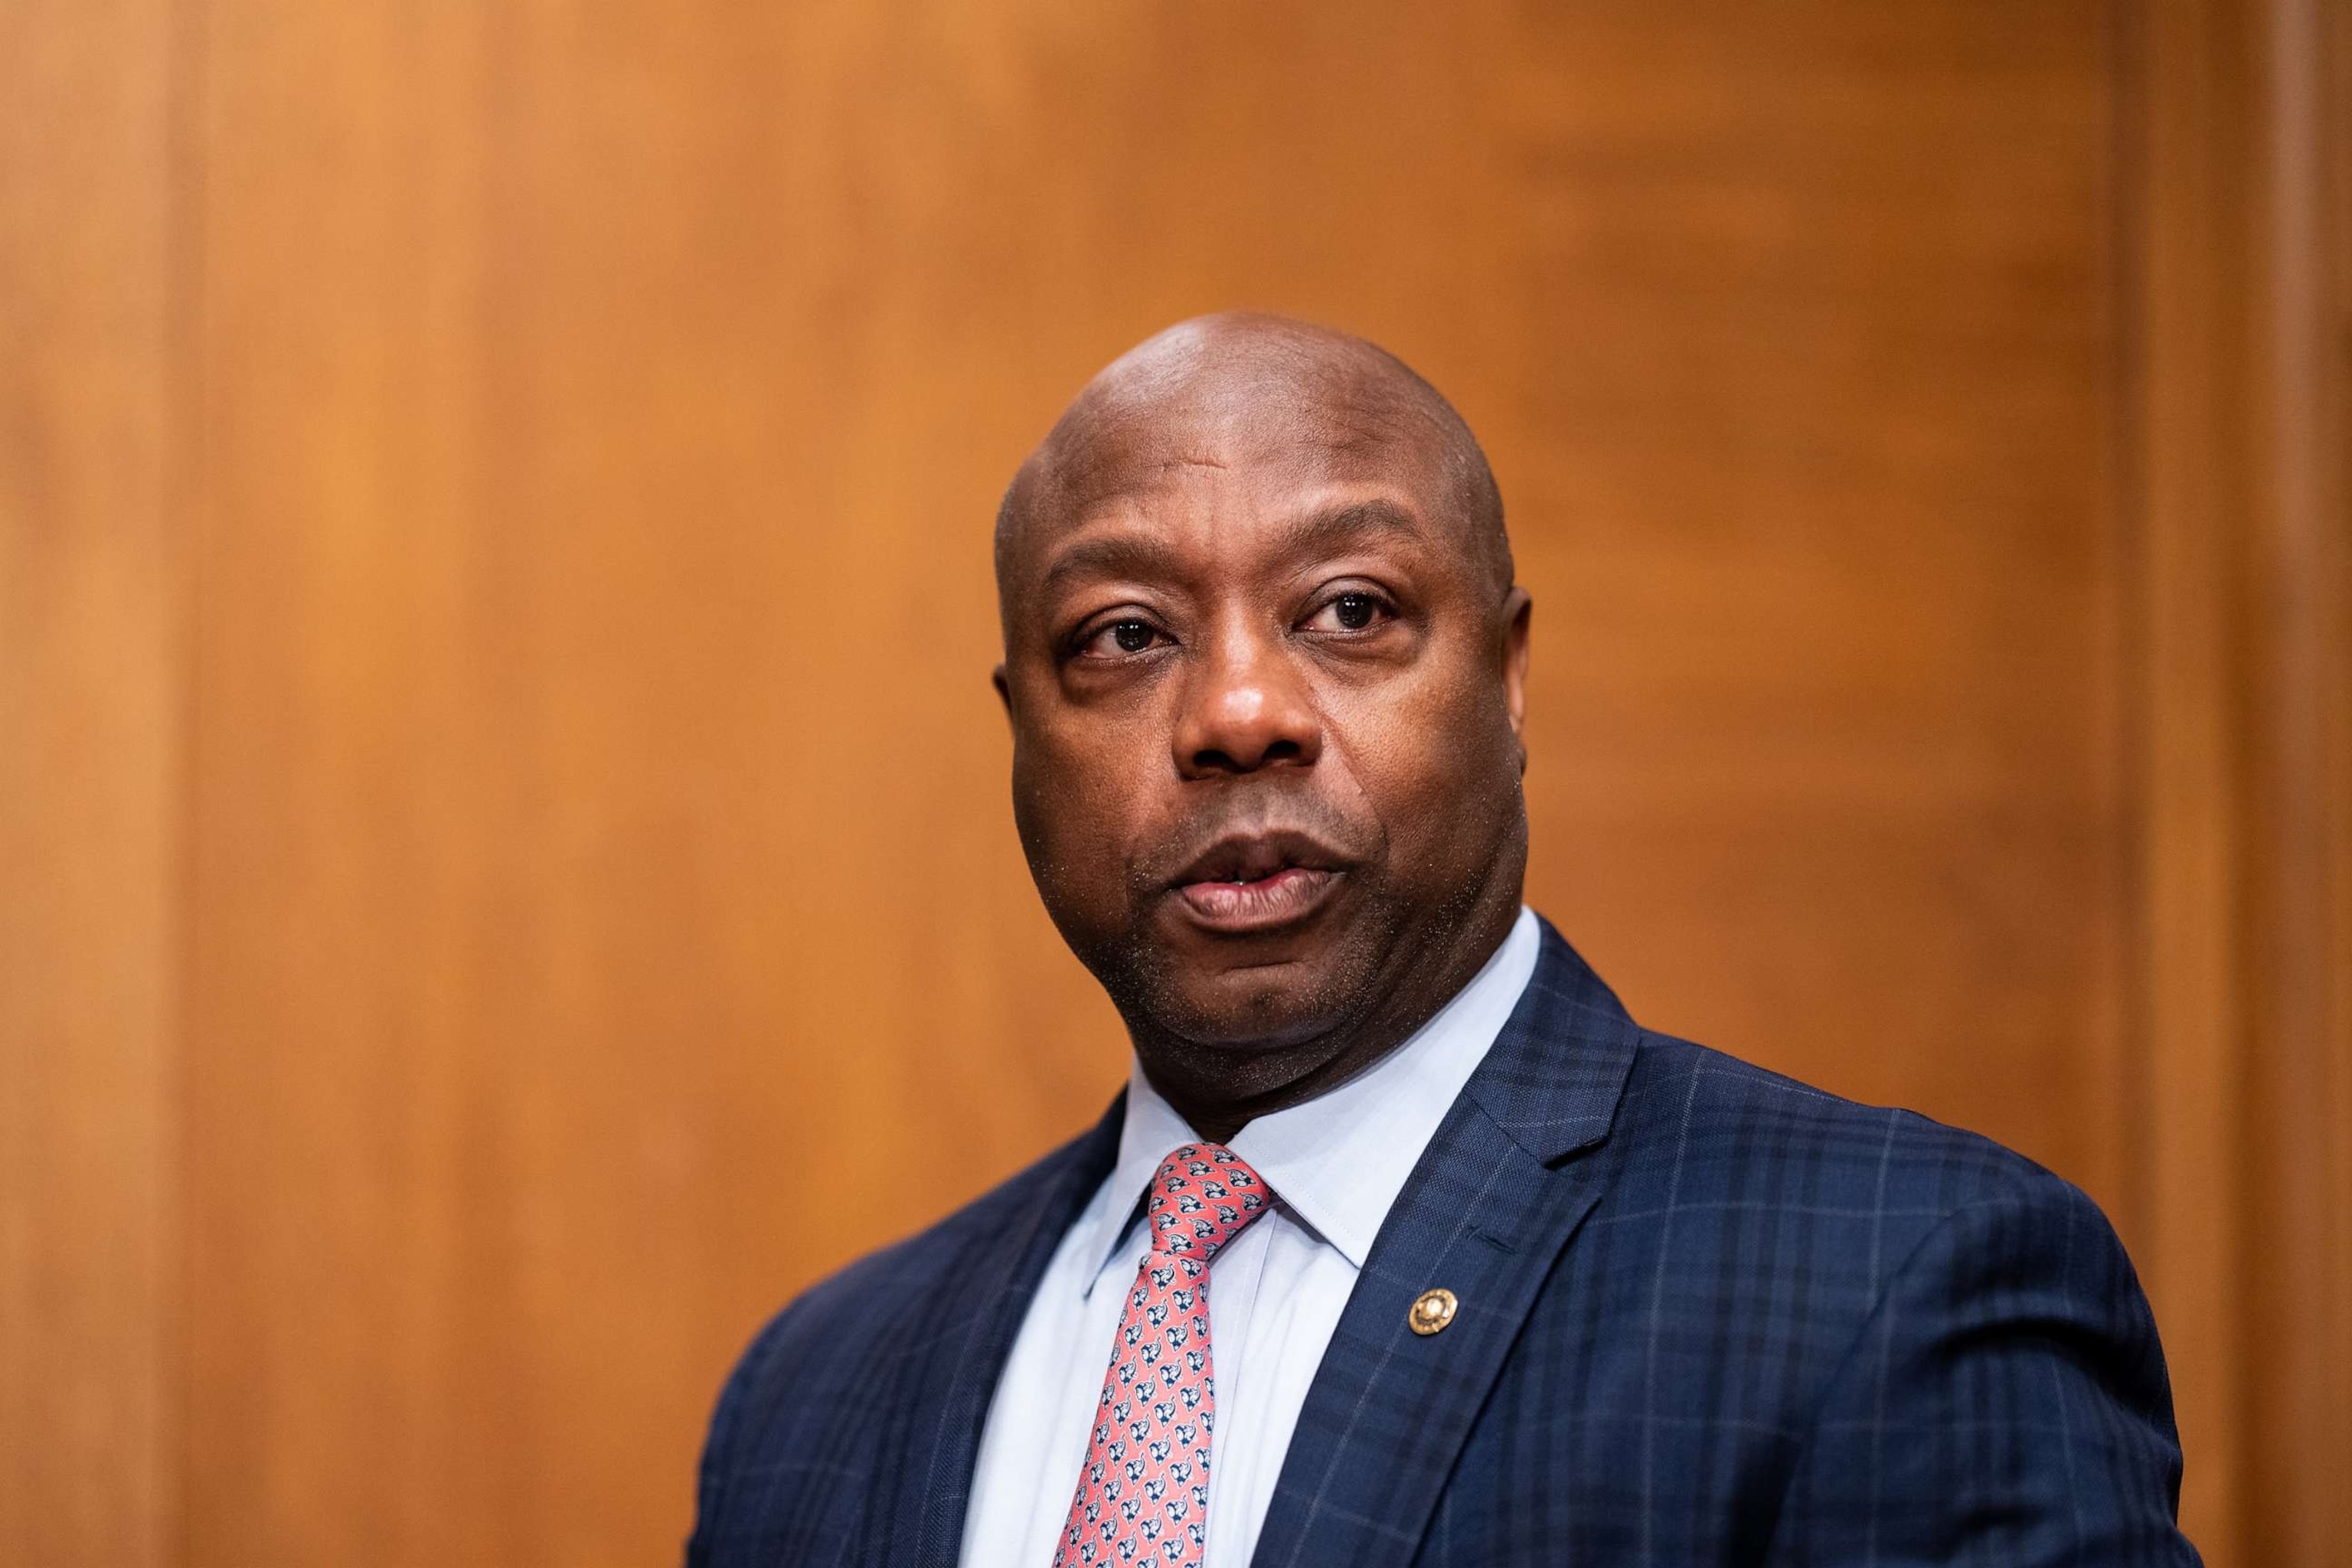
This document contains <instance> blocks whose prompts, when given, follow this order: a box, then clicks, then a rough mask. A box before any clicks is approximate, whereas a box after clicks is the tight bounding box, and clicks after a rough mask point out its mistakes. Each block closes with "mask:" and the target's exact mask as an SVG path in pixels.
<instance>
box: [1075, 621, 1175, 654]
mask: <svg viewBox="0 0 2352 1568" xmlns="http://www.w3.org/2000/svg"><path fill="white" fill-rule="evenodd" d="M1163 640H1165V639H1163V638H1162V637H1161V636H1160V628H1159V627H1157V626H1153V625H1152V624H1151V623H1150V621H1137V620H1125V621H1113V622H1112V623H1111V624H1110V625H1108V626H1105V627H1103V628H1102V629H1101V630H1099V631H1097V632H1096V633H1095V634H1094V636H1092V637H1088V638H1087V641H1086V646H1085V647H1082V648H1080V649H1079V650H1078V651H1079V652H1081V653H1087V654H1092V655H1093V656H1095V657H1096V658H1116V657H1118V655H1120V654H1131V653H1144V652H1147V651H1149V650H1150V648H1151V647H1153V645H1155V644H1157V643H1160V642H1161V641H1163Z"/></svg>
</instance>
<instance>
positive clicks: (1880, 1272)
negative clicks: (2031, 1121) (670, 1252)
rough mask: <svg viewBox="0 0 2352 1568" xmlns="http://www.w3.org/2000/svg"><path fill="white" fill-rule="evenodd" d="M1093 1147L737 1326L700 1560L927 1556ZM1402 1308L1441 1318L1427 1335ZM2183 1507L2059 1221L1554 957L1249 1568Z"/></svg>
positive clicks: (1905, 1558)
mask: <svg viewBox="0 0 2352 1568" xmlns="http://www.w3.org/2000/svg"><path fill="white" fill-rule="evenodd" d="M1118 1129H1119V1114H1118V1107H1117V1106H1114V1107H1113V1108H1112V1111H1111V1114H1109V1115H1108V1116H1106V1117H1105V1118H1104V1119H1103V1121H1102V1122H1101V1123H1100V1124H1099V1125H1098V1126H1097V1127H1096V1128H1095V1129H1094V1131H1091V1132H1088V1133H1087V1135H1086V1136H1084V1137H1082V1138H1080V1139H1079V1140H1077V1141H1076V1142H1074V1143H1071V1144H1069V1145H1068V1146H1066V1148H1063V1149H1061V1150H1060V1151H1058V1152H1055V1153H1053V1154H1051V1155H1048V1156H1047V1157H1046V1158H1045V1160H1043V1161H1041V1162H1040V1163H1037V1164H1035V1165H1034V1166H1032V1167H1031V1168H1030V1169H1028V1170H1027V1171H1024V1172H1023V1173H1021V1174H1020V1175H1018V1176H1015V1177H1014V1178H1013V1180H1012V1181H1010V1182H1008V1183H1006V1184H1004V1185H1003V1186H1002V1187H1000V1188H998V1189H997V1190H996V1191H994V1192H992V1193H991V1194H988V1195H987V1196H985V1197H983V1198H982V1199H981V1200H980V1201H978V1202H977V1203H975V1204H973V1205H971V1206H970V1207H968V1208H966V1209H964V1210H963V1211H961V1213H959V1214H956V1215H951V1216H950V1217H949V1218H948V1219H946V1220H944V1221H942V1222H941V1223H940V1224H939V1225H938V1226H934V1227H933V1228H931V1229H930V1230H929V1231H926V1232H925V1233H923V1234H922V1235H920V1236H918V1237H914V1238H913V1239H912V1240H910V1241H906V1242H902V1243H900V1244H899V1245H898V1246H897V1247H891V1248H889V1249H888V1250H887V1251H884V1252H880V1253H877V1254H876V1255H874V1256H873V1257H871V1258H866V1259H865V1260H864V1261H862V1262H860V1263H857V1264H855V1265H853V1266H852V1267H850V1268H847V1269H845V1270H844V1271H843V1272H841V1273H840V1274H837V1275H835V1276H834V1277H833V1278H832V1279H828V1280H826V1281H825V1282H824V1283H823V1284H821V1285H818V1286H816V1287H815V1288H814V1289H811V1290H810V1291H809V1292H808V1293H807V1294H806V1295H804V1296H803V1297H802V1298H801V1299H800V1300H798V1301H796V1302H794V1303H793V1305H792V1306H790V1307H789V1308H787V1309H786V1310H784V1311H783V1312H782V1314H781V1315H779V1316H778V1317H777V1318H776V1319H775V1320H774V1321H772V1322H771V1323H770V1324H769V1325H768V1326H767V1328H766V1329H765V1330H764V1331H762V1332H761V1334H760V1335H759V1337H758V1339H757V1340H756V1341H754V1342H753V1343H752V1345H751V1349H750V1350H749V1351H748V1352H746V1353H745V1355H744V1357H743V1359H742V1362H741V1363H740V1365H739V1366H738V1368H737V1369H736V1371H735V1373H734V1375H733V1377H732V1378H731V1379H730V1382H729V1383H728V1384H727V1388H726V1391H725V1393H724V1394H723V1395H722V1396H721V1398H720V1400H719V1410H718V1414H717V1415H716V1416H715V1418H714V1419H713V1421H712V1424H711V1429H710V1436H709V1445H708V1447H707V1449H706V1451H705V1454H704V1457H703V1463H702V1471H701V1483H700V1499H699V1504H700V1506H699V1516H698V1521H697V1524H696V1528H695V1532H694V1536H693V1539H692V1541H691V1542H689V1543H688V1549H687V1558H688V1563H689V1564H690V1565H696V1568H754V1565H757V1568H776V1565H780V1564H804V1563H805V1564H815V1563H857V1564H866V1563H878V1564H900V1563H908V1564H938V1565H942V1568H944V1565H946V1564H950V1563H953V1562H954V1561H955V1559H956V1556H957V1553H958V1551H959V1547H960V1542H961V1533H962V1530H963V1522H964V1510H965V1505H966V1502H967V1500H968V1497H969V1493H970V1489H971V1475H972V1466H973V1460H974V1457H975V1455H976V1452H977V1449H978V1447H979V1442H980V1435H981V1426H982V1422H983V1420H984V1419H985V1418H986V1416H987V1414H988V1405H989V1398H990V1395H991V1394H992V1391H993V1389H994V1387H995V1384H996V1380H997V1376H998V1373H1000V1371H1001V1370H1002V1369H1003V1364H1004V1361H1005V1357H1006V1355H1007V1354H1008V1353H1009V1352H1010V1351H1011V1349H1012V1345H1013V1334H1014V1332H1015V1331H1016V1330H1017V1329H1018V1328H1019V1327H1020V1324H1021V1321H1022V1317H1023V1314H1024V1311H1025V1310H1026V1308H1027V1306H1028V1303H1029V1300H1030V1296H1031V1294H1032V1292H1033V1291H1034V1289H1036V1285H1037V1281H1038V1279H1039V1277H1040V1276H1041V1275H1042V1274H1043V1272H1044V1270H1045V1264H1046V1261H1047V1258H1049V1256H1050V1255H1051V1254H1052V1252H1053V1251H1054V1248H1055V1243H1056V1242H1058V1241H1059V1240H1060V1238H1061V1237H1062V1234H1063V1232H1064V1231H1065V1230H1066V1228H1067V1227H1068V1226H1069V1225H1070V1223H1071V1221H1072V1220H1073V1219H1074V1218H1075V1217H1076V1215H1077V1213H1078V1211H1079V1209H1080V1208H1081V1207H1082V1206H1083V1205H1085V1204H1086V1202H1087V1198H1088V1197H1089V1196H1090V1195H1091V1194H1093V1192H1094V1190H1095V1188H1096V1187H1097V1185H1098V1184H1100V1183H1101V1182H1102V1180H1103V1178H1104V1177H1105V1176H1106V1175H1107V1174H1108V1173H1109V1170H1110V1167H1111V1163H1112V1161H1113V1158H1114V1156H1115V1154H1116V1153H1117V1150H1118ZM1432 1286H1444V1287H1445V1288H1447V1289H1451V1290H1452V1291H1454V1294H1455V1295H1456V1296H1457V1297H1458V1298H1459V1299H1460V1302H1461V1306H1460V1310H1459V1313H1458V1315H1457V1317H1456V1318H1455V1319H1454V1322H1453V1323H1452V1325H1451V1326H1449V1327H1448V1328H1446V1329H1445V1330H1444V1331H1443V1332H1440V1333H1437V1334H1433V1335H1430V1336H1427V1337H1423V1336H1421V1335H1417V1334H1414V1333H1412V1332H1411V1331H1410V1330H1409V1329H1408V1327H1407V1325H1406V1321H1405V1313H1406V1310H1407V1308H1408V1307H1410V1306H1411V1304H1412V1301H1413V1300H1414V1298H1415V1297H1417V1296H1418V1295H1420V1294H1421V1293H1422V1292H1423V1290H1424V1289H1428V1288H1430V1287H1432ZM1106 1353H1107V1352H1106ZM2179 1479H2180V1452H2179V1445H2178V1441H2177V1439H2176V1437H2175V1436H2174V1431H2173V1423H2172V1408H2171V1396H2170V1393H2169V1391H2168V1385H2167V1383H2166V1378H2165V1370H2164V1359H2163V1355H2162V1352H2160V1351H2159V1350H2158V1346H2157V1337H2156V1325H2155V1322H2154V1321H2152V1320H2151V1318H2150V1317H2149V1315H2148V1309H2147V1301H2146V1300H2145V1299H2144V1298H2143V1297H2142V1295H2141V1293H2140V1289H2139V1284H2138V1282H2137V1279H2135V1278H2134V1276H2133V1273H2132V1268H2131V1264H2130V1263H2129V1261H2128V1260H2127V1259H2126V1258H2125V1256H2124V1251H2123V1248H2122V1247H2121V1246H2120V1245H2119V1244H2118V1243H2117V1241H2116V1237H2115V1233H2114V1231H2113V1230H2111V1229H2110V1228H2109V1227H2108V1226H2107V1223H2106V1221H2105V1218H2103V1217H2102V1216H2101V1215H2100V1213H2099V1211H2098V1209H2097V1208H2096V1207H2095V1205H2093V1204H2092V1203H2091V1201H2090V1200H2089V1199H2088V1198H2086V1197H2084V1195H2083V1194H2082V1193H2081V1192H2079V1191H2077V1190H2076V1189H2075V1188H2074V1187H2072V1186H2070V1185H2068V1184H2066V1183H2065V1182H2063V1181H2061V1180H2059V1179H2058V1178H2057V1177H2056V1176H2053V1175H2052V1174H2050V1173H2048V1172H2046V1171H2044V1170H2042V1168H2041V1167H2039V1166H2037V1165H2034V1164H2032V1163H2030V1162H2029V1161H2027V1160H2025V1159H2023V1158H2021V1157H2020V1156H2018V1155H2015V1154H2012V1153H2011V1152H2008V1151H2006V1150H2004V1149H2001V1148H2000V1147H1999V1146H1997V1145H1995V1144H1993V1143H1990V1142H1987V1141H1985V1140H1984V1139H1982V1138H1979V1137H1976V1136H1973V1135H1972V1134H1969V1133H1966V1132H1959V1131H1954V1130H1952V1129H1950V1128H1948V1127H1943V1126H1940V1125H1938V1124H1937V1123H1936V1122H1933V1121H1927V1120H1925V1119H1924V1118H1921V1117H1918V1116H1915V1115H1912V1114H1910V1113H1908V1112H1906V1111H1900V1110H1873V1109H1869V1108H1866V1107H1863V1106H1859V1105H1855V1104H1853V1103H1851V1102H1849V1101H1846V1100H1838V1099H1835V1098H1832V1096H1829V1095H1825V1094H1822V1093H1820V1092H1818V1091H1816V1090H1814V1089H1807V1088H1805V1087H1804V1086H1802V1085H1801V1084H1798V1083H1794V1082H1791V1081H1790V1080H1789V1079H1783V1078H1780V1077H1777V1076H1775V1075H1773V1074H1771V1073H1769V1072H1765V1071H1763V1070H1761V1069H1759V1068H1752V1067H1749V1066H1747V1065H1746V1064H1744V1063H1741V1062H1738V1061H1735V1060H1733V1059H1732V1058H1728V1057H1725V1056H1720V1055H1717V1053H1715V1052H1713V1051H1709V1050H1706V1049H1704V1048H1703V1047H1698V1046H1694V1045H1691V1044H1688V1043H1686V1042H1685V1041H1682V1040H1676V1039H1671V1038H1668V1037H1664V1036H1660V1035H1654V1034H1651V1033H1649V1032H1648V1031H1646V1030H1643V1029H1642V1028H1640V1027H1639V1026H1636V1025H1635V1024H1634V1023H1633V1020H1632V1019H1631V1018H1630V1017H1628V1016H1627V1015H1626V1013H1625V1010H1624V1009H1623V1008H1622V1006H1620V1005H1619V1004H1618V1002H1617V998H1616V997H1615V996H1614V995H1612V994H1611V993H1610V991H1609V989H1608V987H1607V986H1605V985H1603V984H1601V981H1600V979H1599V978H1598V977H1597V976H1595V975H1594V974H1593V973H1592V972H1591V970H1590V969H1589V968H1587V967H1586V966H1585V964H1584V963H1583V961H1582V960H1581V959H1580V958H1579V957H1578V956H1577V955H1576V953H1575V952H1573V951H1572V950H1571V949H1570V947H1569V946H1568V944H1567V943H1566V942H1562V941H1561V940H1560V938H1559V933H1558V932H1556V931H1553V930H1552V929H1551V928H1550V927H1549V925H1547V926H1546V927H1545V928H1544V936H1543V952H1542V957H1541V959H1540V960H1539V962H1538V965H1537V969H1536V973H1535V978H1534V980H1533V982H1532V983H1531V984H1529V986H1528V991H1527V994H1526V995H1525V996H1524V997H1522V999H1521V1000H1520V1002H1519V1005H1518V1008H1517V1011H1516V1012H1515V1013H1514V1014H1513V1015H1512V1017H1511V1020H1510V1023H1509V1024H1508V1025H1507V1026H1506V1027H1505V1029H1504V1031H1503V1033H1502V1035H1501V1036H1500V1037H1498V1039H1497V1040H1496V1044H1495V1047H1494V1048H1493V1050H1492V1051H1490V1052H1489V1053H1488V1055H1487V1058H1486V1061H1485V1062H1484V1063H1483V1064H1482V1065H1481V1066H1480V1068H1478V1071H1477V1072H1476V1074H1475V1076H1474V1077H1473V1078H1472V1079H1470V1082H1469V1085H1468V1087H1467V1088H1465V1089H1464V1090H1463V1092H1462V1095H1461V1097H1460V1099H1458V1100H1456V1101H1455V1103H1454V1107H1453V1109H1452V1110H1450V1111H1449V1112H1448V1113H1447V1115H1446V1117H1445V1120H1444V1124H1443V1125H1442V1126H1441V1127H1440V1128H1439V1130H1438V1132H1437V1135H1436V1137H1435V1139H1434V1140H1433V1141H1432V1142H1431V1143H1430V1146H1429V1149H1428V1151H1427V1152H1425V1153H1424V1154H1423V1156H1422V1159H1421V1163H1420V1164H1419V1165H1418V1166H1417V1167H1416V1168H1415V1169H1414V1171H1413V1173H1412V1178H1411V1179H1410V1180H1409V1181H1408V1182H1407V1184H1406V1185H1405V1187H1404V1190H1403V1192H1402V1194H1400V1195H1399V1197H1398V1199H1397V1202H1396V1206H1395V1207H1394V1208H1393V1209H1392V1210H1391V1212H1390V1215H1389V1217H1388V1222H1387V1224H1386V1225H1385V1226H1383V1227H1382V1228H1381V1233H1380V1237H1379V1239H1378V1241H1377V1242H1376V1243H1375V1244H1374V1246H1373V1247H1372V1249H1371V1252H1370V1256H1369V1257H1368V1258H1366V1260H1365V1266H1364V1270H1363V1273H1362V1275H1361V1276H1360V1278H1359V1279H1358V1280H1357V1283H1356V1289H1355V1293H1354V1295H1353V1296H1351V1297H1350V1298H1349V1302H1348V1307H1347V1310H1346V1312H1345V1314H1344V1315H1343V1316H1342V1317H1341V1319H1340V1321H1339V1329H1338V1331H1336V1332H1335V1333H1334V1334H1333V1336H1332V1339H1331V1343H1330V1348H1329V1350H1328V1352H1326V1354H1325V1356H1324V1359H1323V1363H1322V1366H1321V1368H1320V1369H1319V1370H1318V1373H1317V1374H1316V1378H1315V1382H1314V1384H1313V1387H1312V1389H1311V1390H1310V1392H1309V1393H1308V1394H1307V1404H1306V1407H1305V1409H1304V1411H1303V1412H1302V1413H1301V1415H1300V1416H1299V1420H1298V1426H1297V1432H1296V1434H1295V1436H1293V1437H1292V1439H1291V1444H1290V1450H1289V1453H1288V1455H1287V1456H1286V1459H1285V1461H1284V1465H1283V1469H1282V1474H1281V1479H1280V1483H1279V1486H1278V1488H1277V1489H1276V1495H1275V1498H1274V1500H1273V1503H1272V1506H1271V1508H1270V1510H1269V1511H1268V1513H1267V1516H1266V1520H1265V1530H1264V1532H1263V1533H1262V1535H1261V1536H1260V1538H1259V1542H1258V1548H1257V1554H1256V1557H1255V1563H1257V1564H1258V1565H1259V1568H1289V1565H1292V1564H1306V1563H1332V1564H1344V1565H1345V1568H1402V1565H1404V1564H1406V1563H1421V1564H1426V1565H1430V1568H1437V1565H1441V1564H1453V1563H1465V1564H1466V1563H1489V1564H1495V1563H1594V1564H1612V1565H1615V1564H1685V1563H1759V1564H1789V1565H1795V1564H1843V1563H1855V1564H1859V1563H1878V1564H1886V1565H1894V1564H1912V1563H2002V1564H2026V1563H2168V1564H2170V1563H2195V1562H2196V1560H2197V1559H2196V1554H2195V1553H2194V1552H2192V1551H2191V1550H2190V1549H2189V1545H2188V1543H2187V1542H2185V1541H2184V1540H2183V1539H2182V1538H2181V1536H2180V1535H2179V1532H2178V1531H2176V1529H2175V1528H2174V1512H2175V1507H2176V1503H2177V1499H2178V1495H2179Z"/></svg>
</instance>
